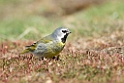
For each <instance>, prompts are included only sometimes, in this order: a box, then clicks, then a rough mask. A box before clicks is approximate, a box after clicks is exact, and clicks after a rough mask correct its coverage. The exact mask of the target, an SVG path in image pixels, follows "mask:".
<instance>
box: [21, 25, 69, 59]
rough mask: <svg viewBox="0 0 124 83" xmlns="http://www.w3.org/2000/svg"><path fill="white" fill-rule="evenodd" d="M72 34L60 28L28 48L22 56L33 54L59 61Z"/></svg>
mask: <svg viewBox="0 0 124 83" xmlns="http://www.w3.org/2000/svg"><path fill="white" fill-rule="evenodd" d="M70 33H71V32H70V31H69V30H68V29H67V28H65V27H59V28H57V29H55V30H54V31H53V33H52V34H50V35H48V36H45V37H43V38H42V39H40V40H39V41H37V42H35V43H33V44H31V45H29V46H26V49H25V50H23V51H22V52H21V54H24V53H29V52H31V53H32V54H34V55H35V56H38V57H39V58H42V59H43V58H53V59H55V57H57V59H59V53H60V52H61V51H62V50H63V48H64V46H65V42H66V39H67V36H68V35H69V34H70Z"/></svg>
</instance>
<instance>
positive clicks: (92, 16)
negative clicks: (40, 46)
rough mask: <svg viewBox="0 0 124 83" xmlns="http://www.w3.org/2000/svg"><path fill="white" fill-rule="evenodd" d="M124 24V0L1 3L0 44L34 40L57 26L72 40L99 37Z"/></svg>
mask: <svg viewBox="0 0 124 83" xmlns="http://www.w3.org/2000/svg"><path fill="white" fill-rule="evenodd" d="M123 22H124V2H123V0H0V41H5V40H27V39H32V40H37V39H39V37H43V36H45V35H47V34H49V33H50V32H52V31H53V30H54V29H55V28H57V27H60V26H65V27H67V28H69V29H70V30H71V31H72V33H73V34H72V36H71V37H75V38H79V37H80V38H82V37H84V38H85V37H101V36H102V35H107V34H111V33H112V32H114V31H117V30H118V31H122V30H123V29H124V23H123ZM71 37H70V39H71Z"/></svg>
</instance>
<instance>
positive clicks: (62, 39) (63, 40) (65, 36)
mask: <svg viewBox="0 0 124 83" xmlns="http://www.w3.org/2000/svg"><path fill="white" fill-rule="evenodd" d="M67 36H68V34H66V35H64V37H63V38H61V41H62V42H63V43H65V42H66V38H67Z"/></svg>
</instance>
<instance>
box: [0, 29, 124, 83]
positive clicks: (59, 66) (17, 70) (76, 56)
mask: <svg viewBox="0 0 124 83" xmlns="http://www.w3.org/2000/svg"><path fill="white" fill-rule="evenodd" d="M123 35H124V33H123V31H122V32H118V31H116V32H114V33H113V34H111V35H108V36H107V37H106V36H104V37H102V38H96V39H95V38H93V39H82V38H79V39H75V41H73V42H68V43H67V45H66V47H65V49H64V50H63V52H62V53H61V57H60V59H61V60H59V61H54V60H44V61H42V60H40V61H39V60H38V59H37V58H36V57H34V56H33V55H32V54H25V55H19V52H20V51H21V50H22V49H23V46H24V45H28V44H31V43H32V41H15V42H9V41H8V42H3V43H1V45H0V50H1V52H0V72H1V74H0V80H1V82H5V83H8V82H9V83H14V82H16V83H25V82H31V83H75V82H76V83H82V82H85V83H99V82H102V83H110V82H114V83H115V82H116V83H121V82H122V83H123V82H124V80H123V76H124V39H123Z"/></svg>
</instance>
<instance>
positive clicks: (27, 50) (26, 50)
mask: <svg viewBox="0 0 124 83" xmlns="http://www.w3.org/2000/svg"><path fill="white" fill-rule="evenodd" d="M28 52H30V50H29V49H25V50H23V51H22V52H21V53H20V54H24V53H28Z"/></svg>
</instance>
